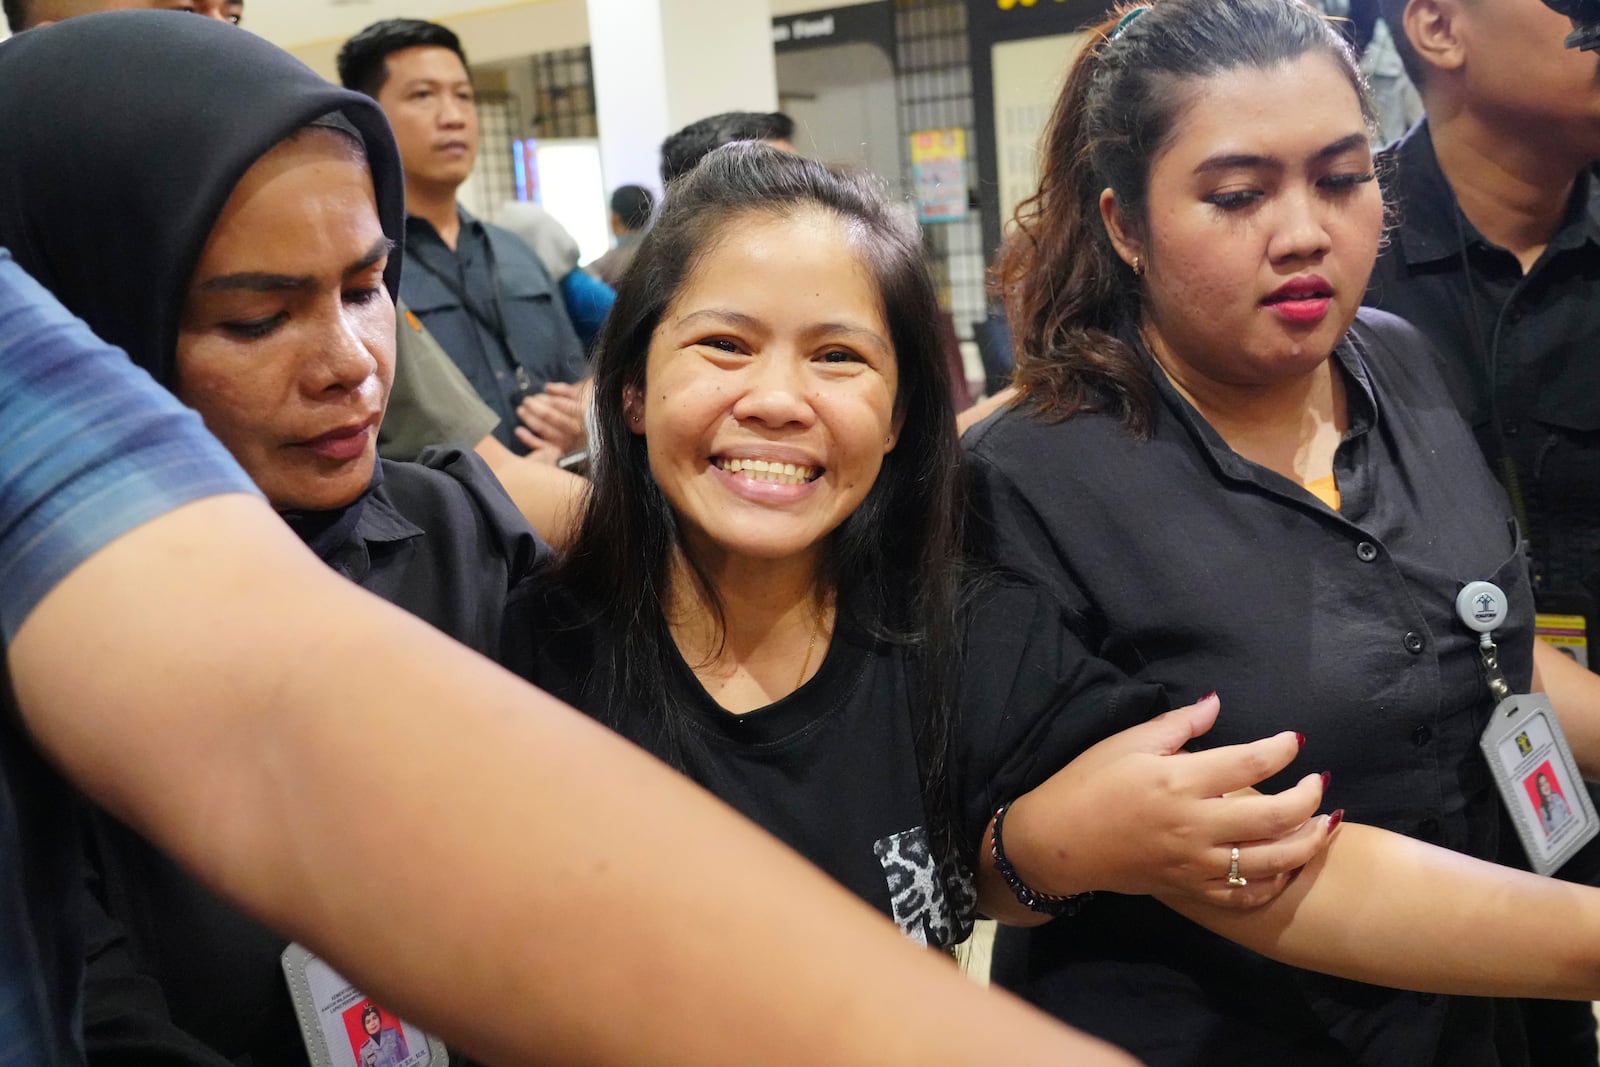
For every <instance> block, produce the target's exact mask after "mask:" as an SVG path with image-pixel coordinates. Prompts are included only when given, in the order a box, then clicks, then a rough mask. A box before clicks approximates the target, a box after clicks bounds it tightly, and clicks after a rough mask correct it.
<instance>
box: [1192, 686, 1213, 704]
mask: <svg viewBox="0 0 1600 1067" xmlns="http://www.w3.org/2000/svg"><path fill="white" fill-rule="evenodd" d="M1216 695H1217V691H1216V690H1215V689H1213V690H1212V691H1211V692H1209V693H1207V694H1206V695H1205V696H1203V697H1201V698H1200V699H1199V700H1197V701H1195V703H1196V704H1204V703H1205V702H1206V701H1208V700H1210V699H1211V698H1212V697H1214V696H1216Z"/></svg>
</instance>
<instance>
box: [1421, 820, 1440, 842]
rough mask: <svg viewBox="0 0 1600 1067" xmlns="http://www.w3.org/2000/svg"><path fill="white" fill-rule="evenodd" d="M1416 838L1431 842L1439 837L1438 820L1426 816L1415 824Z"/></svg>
mask: <svg viewBox="0 0 1600 1067" xmlns="http://www.w3.org/2000/svg"><path fill="white" fill-rule="evenodd" d="M1417 836H1418V837H1420V838H1422V839H1423V840H1425V841H1431V840H1432V839H1433V838H1435V837H1438V836H1439V820H1438V819H1435V818H1434V817H1433V816H1431V815H1430V816H1428V817H1427V818H1426V819H1423V820H1422V821H1421V822H1419V823H1418V824H1417Z"/></svg>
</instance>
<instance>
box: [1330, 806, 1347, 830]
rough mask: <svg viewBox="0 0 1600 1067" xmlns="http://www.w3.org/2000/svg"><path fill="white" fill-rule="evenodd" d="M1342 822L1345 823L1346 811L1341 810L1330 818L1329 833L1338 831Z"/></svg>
mask: <svg viewBox="0 0 1600 1067" xmlns="http://www.w3.org/2000/svg"><path fill="white" fill-rule="evenodd" d="M1342 822H1344V809H1343V808H1340V809H1339V810H1338V811H1336V812H1334V813H1333V814H1332V815H1330V816H1328V833H1330V834H1331V833H1333V831H1334V830H1336V829H1338V827H1339V824H1340V823H1342Z"/></svg>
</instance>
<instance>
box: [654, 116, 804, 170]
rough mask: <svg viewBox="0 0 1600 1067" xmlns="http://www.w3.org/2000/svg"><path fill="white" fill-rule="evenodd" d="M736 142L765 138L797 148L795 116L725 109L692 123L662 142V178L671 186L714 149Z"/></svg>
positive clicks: (777, 145)
mask: <svg viewBox="0 0 1600 1067" xmlns="http://www.w3.org/2000/svg"><path fill="white" fill-rule="evenodd" d="M734 141H763V142H765V143H766V144H769V145H771V146H772V147H774V148H781V149H783V150H784V151H785V152H793V151H794V119H791V118H790V117H789V116H788V115H785V114H784V113H783V112H781V111H724V112H723V113H722V114H720V115H712V116H711V117H710V118H705V119H701V120H700V121H699V122H691V123H689V125H687V126H685V127H684V128H683V129H681V130H679V131H678V132H677V133H675V134H673V135H672V136H671V137H668V138H667V139H666V140H665V141H662V142H661V181H662V183H663V184H665V185H671V184H672V180H673V179H674V178H677V177H679V176H680V175H683V174H687V173H688V172H689V171H690V170H692V169H693V168H694V165H695V164H696V163H698V162H700V161H701V160H702V159H704V158H705V157H706V153H707V152H710V151H711V150H712V149H714V148H721V147H722V146H723V145H725V144H732V143H733V142H734Z"/></svg>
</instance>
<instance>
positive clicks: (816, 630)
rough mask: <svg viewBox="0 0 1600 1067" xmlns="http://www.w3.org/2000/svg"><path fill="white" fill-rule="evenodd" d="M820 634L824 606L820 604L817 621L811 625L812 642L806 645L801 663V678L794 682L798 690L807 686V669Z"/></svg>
mask: <svg viewBox="0 0 1600 1067" xmlns="http://www.w3.org/2000/svg"><path fill="white" fill-rule="evenodd" d="M820 633H822V605H821V604H818V605H817V616H816V620H815V621H814V622H813V623H812V625H811V640H810V641H809V642H808V643H807V644H806V658H805V659H804V660H802V661H801V662H800V677H798V678H796V679H795V682H794V687H795V688H796V689H799V688H800V687H801V686H802V685H805V684H806V668H807V667H810V666H811V654H812V653H813V652H815V651H816V650H817V635H818V634H820Z"/></svg>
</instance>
